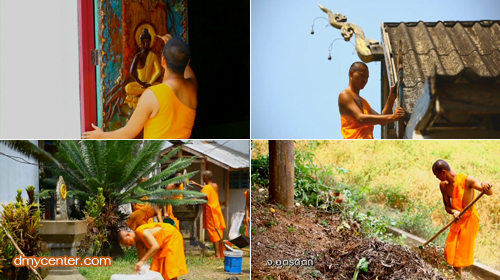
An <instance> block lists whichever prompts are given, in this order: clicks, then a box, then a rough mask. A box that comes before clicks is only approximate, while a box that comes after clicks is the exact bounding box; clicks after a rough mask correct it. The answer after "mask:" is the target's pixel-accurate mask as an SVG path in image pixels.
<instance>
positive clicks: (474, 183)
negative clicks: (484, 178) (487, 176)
mask: <svg viewBox="0 0 500 280" xmlns="http://www.w3.org/2000/svg"><path fill="white" fill-rule="evenodd" d="M467 184H468V185H469V186H470V187H471V188H473V189H476V190H478V191H480V192H482V191H484V193H485V194H487V195H492V194H493V189H492V188H493V185H492V184H490V183H488V182H481V183H480V182H479V181H478V180H477V179H476V178H474V177H472V176H467Z"/></svg>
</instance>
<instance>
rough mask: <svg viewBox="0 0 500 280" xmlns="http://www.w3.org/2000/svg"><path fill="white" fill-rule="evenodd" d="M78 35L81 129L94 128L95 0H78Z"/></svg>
mask: <svg viewBox="0 0 500 280" xmlns="http://www.w3.org/2000/svg"><path fill="white" fill-rule="evenodd" d="M78 35H79V41H80V42H79V43H80V44H79V45H80V46H79V51H80V114H81V130H82V133H83V132H85V131H89V130H93V129H92V127H91V125H90V124H91V123H93V124H95V125H98V124H97V100H96V99H97V95H96V76H95V75H96V74H95V66H94V65H92V63H91V56H90V51H91V50H93V49H95V39H94V38H95V37H94V36H95V34H94V1H93V0H78Z"/></svg>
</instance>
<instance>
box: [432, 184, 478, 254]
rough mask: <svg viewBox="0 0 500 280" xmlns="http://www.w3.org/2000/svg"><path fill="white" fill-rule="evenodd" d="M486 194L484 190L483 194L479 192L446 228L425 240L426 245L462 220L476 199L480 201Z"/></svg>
mask: <svg viewBox="0 0 500 280" xmlns="http://www.w3.org/2000/svg"><path fill="white" fill-rule="evenodd" d="M483 195H484V191H483V192H481V194H479V195H478V196H477V197H476V198H475V199H474V200H473V201H471V203H469V205H467V206H465V208H464V211H462V212H461V213H460V214H459V215H458V217H457V218H455V219H453V220H452V221H451V222H449V223H448V224H447V225H446V226H445V227H444V228H442V229H441V230H440V231H439V232H438V233H436V235H434V236H433V237H432V238H431V239H429V241H427V242H425V244H424V247H425V246H427V244H429V243H431V242H432V241H434V239H436V238H437V237H438V236H439V235H440V234H441V233H443V231H445V230H446V229H447V228H449V227H450V226H451V225H452V224H453V223H454V222H455V221H458V220H460V218H461V217H462V215H463V214H464V213H465V212H466V211H467V210H469V208H471V207H472V205H474V203H476V201H478V200H479V199H480V198H481V197H482V196H483Z"/></svg>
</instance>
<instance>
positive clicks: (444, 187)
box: [439, 181, 447, 194]
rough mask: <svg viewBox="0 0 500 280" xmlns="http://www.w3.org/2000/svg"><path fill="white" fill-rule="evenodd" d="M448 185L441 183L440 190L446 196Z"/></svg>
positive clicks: (444, 182)
mask: <svg viewBox="0 0 500 280" xmlns="http://www.w3.org/2000/svg"><path fill="white" fill-rule="evenodd" d="M446 185H447V182H446V181H442V182H440V183H439V189H440V190H441V192H442V193H443V194H446Z"/></svg>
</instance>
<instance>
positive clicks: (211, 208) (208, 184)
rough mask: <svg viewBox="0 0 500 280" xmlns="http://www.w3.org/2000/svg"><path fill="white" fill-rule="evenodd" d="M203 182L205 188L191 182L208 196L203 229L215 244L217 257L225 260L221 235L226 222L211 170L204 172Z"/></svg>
mask: <svg viewBox="0 0 500 280" xmlns="http://www.w3.org/2000/svg"><path fill="white" fill-rule="evenodd" d="M203 181H204V182H205V186H202V185H200V184H198V183H196V182H194V181H191V183H192V184H193V185H196V186H198V187H200V188H202V190H201V192H202V193H204V194H206V195H207V198H206V200H207V201H208V203H207V204H203V228H205V229H207V231H208V236H209V237H210V242H212V243H214V248H215V257H216V258H224V245H223V243H222V240H221V238H220V237H219V234H220V236H221V237H222V236H223V234H224V229H225V228H226V222H225V221H224V216H223V215H222V209H221V207H220V202H219V186H218V185H217V184H216V183H214V182H213V181H212V171H210V170H206V171H205V172H203ZM217 231H218V232H219V234H217Z"/></svg>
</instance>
